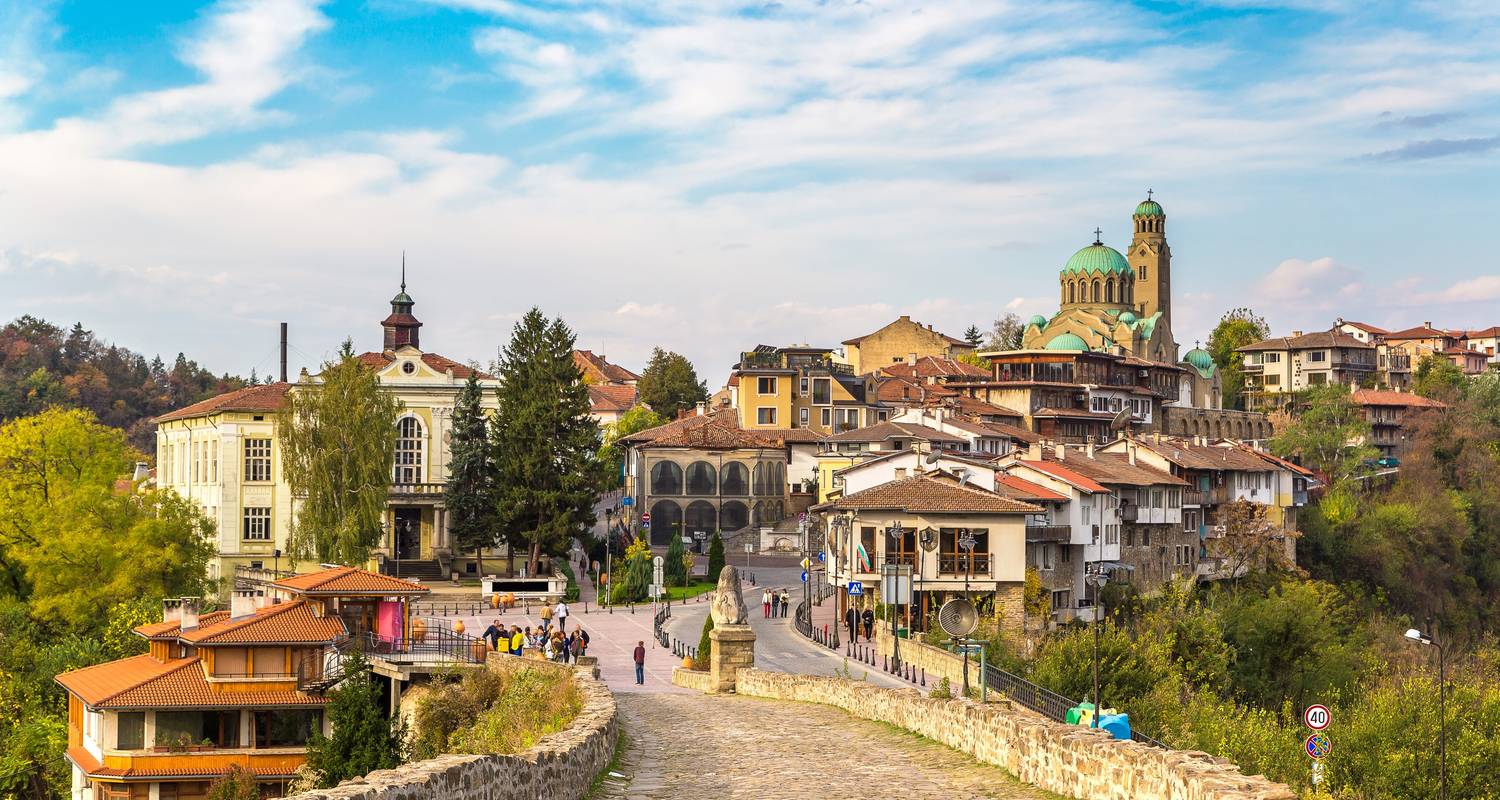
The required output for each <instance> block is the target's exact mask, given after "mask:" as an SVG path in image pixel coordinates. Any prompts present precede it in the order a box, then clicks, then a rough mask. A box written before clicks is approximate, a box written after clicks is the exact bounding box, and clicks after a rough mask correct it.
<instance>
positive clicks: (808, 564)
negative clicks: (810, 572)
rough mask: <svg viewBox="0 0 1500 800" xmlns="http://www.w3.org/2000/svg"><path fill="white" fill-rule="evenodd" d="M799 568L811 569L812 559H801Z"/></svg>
mask: <svg viewBox="0 0 1500 800" xmlns="http://www.w3.org/2000/svg"><path fill="white" fill-rule="evenodd" d="M800 566H801V567H802V568H803V569H812V559H810V558H804V559H802V564H801V565H800Z"/></svg>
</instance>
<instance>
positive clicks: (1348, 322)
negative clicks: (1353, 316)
mask: <svg viewBox="0 0 1500 800" xmlns="http://www.w3.org/2000/svg"><path fill="white" fill-rule="evenodd" d="M1344 324H1345V325H1349V326H1352V327H1355V328H1359V329H1360V330H1362V331H1364V332H1365V333H1373V334H1377V335H1381V334H1387V333H1390V331H1388V330H1386V329H1385V328H1377V327H1375V326H1374V325H1370V324H1368V323H1364V322H1355V321H1354V320H1349V319H1346V320H1344Z"/></svg>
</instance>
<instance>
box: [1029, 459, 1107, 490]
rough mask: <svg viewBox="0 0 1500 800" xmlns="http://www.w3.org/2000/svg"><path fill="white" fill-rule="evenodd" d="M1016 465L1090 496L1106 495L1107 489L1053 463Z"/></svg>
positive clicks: (1032, 462)
mask: <svg viewBox="0 0 1500 800" xmlns="http://www.w3.org/2000/svg"><path fill="white" fill-rule="evenodd" d="M1016 463H1018V464H1023V465H1025V466H1028V467H1031V468H1032V469H1035V470H1037V471H1039V472H1045V473H1047V474H1048V475H1051V476H1052V477H1054V478H1057V479H1059V480H1062V481H1064V482H1066V483H1070V484H1072V485H1073V486H1076V487H1078V488H1079V489H1082V490H1084V491H1085V492H1089V493H1090V494H1108V493H1109V489H1108V488H1107V487H1105V486H1104V485H1103V484H1100V483H1099V482H1098V481H1095V480H1094V479H1092V478H1089V477H1088V476H1086V475H1080V474H1079V473H1077V472H1074V471H1073V470H1071V469H1068V468H1067V467H1064V466H1063V465H1061V464H1058V463H1057V462H1055V461H1018V462H1016Z"/></svg>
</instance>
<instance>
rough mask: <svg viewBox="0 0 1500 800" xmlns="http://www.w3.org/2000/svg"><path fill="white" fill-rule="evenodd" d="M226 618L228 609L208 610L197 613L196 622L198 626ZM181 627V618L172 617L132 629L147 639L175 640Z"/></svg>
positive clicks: (227, 617)
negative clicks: (204, 612) (205, 612)
mask: <svg viewBox="0 0 1500 800" xmlns="http://www.w3.org/2000/svg"><path fill="white" fill-rule="evenodd" d="M226 619H229V612H228V611H210V612H208V613H207V614H199V615H198V624H199V625H200V626H206V625H212V624H214V623H216V622H221V621H223V620H226ZM181 628H182V620H180V619H172V620H165V621H163V622H148V623H146V624H145V625H137V626H136V627H135V628H133V629H132V630H134V631H135V633H136V635H138V636H144V637H146V638H147V639H164V640H169V641H174V642H175V641H177V633H178V631H179V630H181Z"/></svg>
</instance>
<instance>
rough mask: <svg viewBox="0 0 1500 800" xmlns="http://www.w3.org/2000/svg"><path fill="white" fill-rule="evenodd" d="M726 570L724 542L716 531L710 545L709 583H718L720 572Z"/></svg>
mask: <svg viewBox="0 0 1500 800" xmlns="http://www.w3.org/2000/svg"><path fill="white" fill-rule="evenodd" d="M723 569H724V540H723V539H722V538H720V537H719V532H718V531H714V538H713V541H710V542H709V543H708V582H709V583H718V582H719V572H720V571H722V570H723Z"/></svg>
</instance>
